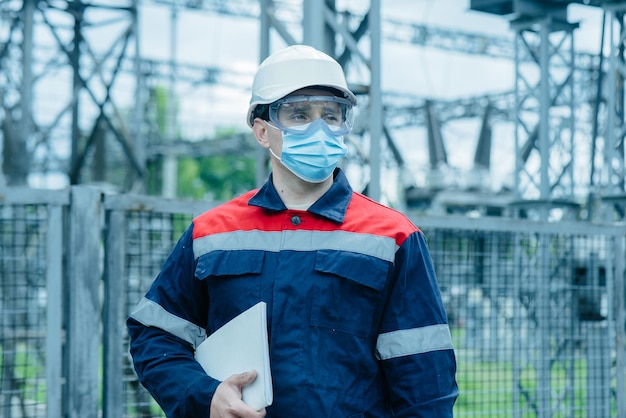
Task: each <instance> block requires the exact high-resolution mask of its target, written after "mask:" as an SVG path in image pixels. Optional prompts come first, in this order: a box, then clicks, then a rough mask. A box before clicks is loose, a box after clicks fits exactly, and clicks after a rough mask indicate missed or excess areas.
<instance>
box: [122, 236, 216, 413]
mask: <svg viewBox="0 0 626 418" xmlns="http://www.w3.org/2000/svg"><path fill="white" fill-rule="evenodd" d="M192 229H193V226H192V227H190V228H189V229H188V230H187V231H186V232H185V233H184V234H183V235H182V236H181V238H180V240H179V241H178V243H177V244H176V246H175V247H174V249H173V250H172V252H171V253H170V255H169V257H168V258H167V260H166V262H165V264H164V265H163V268H162V269H161V272H160V273H159V275H158V276H157V278H156V279H155V280H154V282H153V284H152V286H151V287H150V289H149V291H148V292H147V294H146V296H145V297H144V298H143V300H142V301H141V302H140V303H139V304H138V305H137V308H136V309H135V310H134V311H133V312H132V313H131V315H130V317H129V318H128V320H127V322H126V323H127V327H128V332H129V337H130V352H131V355H132V358H133V363H134V366H135V370H136V372H137V376H138V377H139V381H140V382H141V384H142V385H143V386H144V387H145V388H146V389H147V390H148V391H149V392H150V394H151V395H152V396H153V397H154V399H155V400H156V401H157V402H158V404H159V405H160V406H161V408H162V409H163V411H164V412H165V414H166V415H167V416H168V417H176V418H183V417H208V416H209V410H210V405H211V400H212V398H213V394H214V393H215V390H216V388H217V386H218V385H219V383H220V382H219V381H217V380H215V379H213V378H211V377H209V376H207V374H206V373H205V372H204V370H203V369H202V367H201V366H200V364H199V363H198V362H196V361H195V359H194V349H195V347H196V346H197V344H199V343H200V342H201V341H202V339H203V338H204V335H205V334H204V333H205V322H206V317H207V316H206V312H207V306H206V298H198V297H197V296H198V295H206V290H205V289H204V288H203V286H204V282H203V281H200V280H197V279H196V278H195V275H194V271H195V259H194V255H193V246H192V243H193V240H192ZM203 292H204V293H203Z"/></svg>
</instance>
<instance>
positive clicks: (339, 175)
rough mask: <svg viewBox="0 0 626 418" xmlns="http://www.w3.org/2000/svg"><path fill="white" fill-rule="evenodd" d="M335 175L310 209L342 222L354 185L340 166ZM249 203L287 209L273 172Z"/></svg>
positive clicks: (279, 209) (265, 207)
mask: <svg viewBox="0 0 626 418" xmlns="http://www.w3.org/2000/svg"><path fill="white" fill-rule="evenodd" d="M333 176H334V180H333V184H332V186H330V189H328V191H327V192H326V193H324V195H323V196H322V197H320V198H319V199H318V200H317V201H316V202H315V203H313V205H311V207H310V208H309V209H308V211H309V212H311V213H314V214H316V215H319V216H322V217H324V218H327V219H329V220H331V221H333V222H337V223H341V222H343V219H344V217H345V216H346V210H347V209H348V204H349V203H350V199H351V197H352V187H350V183H349V182H348V179H347V178H346V176H345V174H344V173H343V171H342V170H341V169H340V168H336V169H335V172H334V173H333ZM248 204H249V205H251V206H258V207H261V208H264V209H268V210H271V211H275V212H282V211H285V210H287V207H286V206H285V204H284V203H283V201H282V200H281V199H280V196H279V195H278V192H277V191H276V188H275V187H274V183H273V182H272V175H271V174H270V177H269V179H268V180H267V181H266V182H265V184H264V185H263V187H261V188H260V189H259V191H258V192H257V193H256V194H255V195H254V196H252V198H251V199H250V200H249V201H248Z"/></svg>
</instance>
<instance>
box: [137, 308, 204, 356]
mask: <svg viewBox="0 0 626 418" xmlns="http://www.w3.org/2000/svg"><path fill="white" fill-rule="evenodd" d="M130 317H131V318H133V319H134V320H136V321H138V322H140V323H142V324H143V325H145V326H147V327H157V328H161V329H162V330H164V331H167V332H169V333H170V334H173V335H175V336H177V337H179V338H182V339H183V340H185V341H187V342H188V343H190V344H191V345H192V346H193V347H194V349H195V348H196V347H197V346H198V344H200V343H201V342H202V341H204V339H205V338H206V332H205V331H204V329H203V328H202V327H199V326H197V325H196V324H194V323H192V322H189V321H187V320H186V319H183V318H180V317H178V316H176V315H174V314H171V313H169V312H168V311H166V310H165V308H163V307H162V306H161V305H159V304H158V303H156V302H154V301H152V300H150V299H148V298H145V297H144V298H143V299H142V300H141V301H140V302H139V303H138V304H137V307H136V308H135V310H134V311H133V312H132V313H131V314H130Z"/></svg>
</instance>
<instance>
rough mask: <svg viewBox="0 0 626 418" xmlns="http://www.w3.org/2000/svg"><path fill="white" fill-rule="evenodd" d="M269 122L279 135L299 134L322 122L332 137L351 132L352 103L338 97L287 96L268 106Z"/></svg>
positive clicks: (352, 119) (352, 118) (352, 120)
mask: <svg viewBox="0 0 626 418" xmlns="http://www.w3.org/2000/svg"><path fill="white" fill-rule="evenodd" d="M269 118H270V121H271V122H272V123H273V124H274V125H275V126H276V127H277V128H278V129H280V130H281V131H283V132H291V133H295V134H298V133H301V132H302V127H303V126H305V125H308V124H310V123H312V122H314V121H315V120H317V119H322V120H323V121H324V122H326V124H327V125H328V127H329V128H330V130H331V131H332V132H333V134H334V135H345V134H347V133H348V132H350V131H351V130H352V124H353V122H354V113H353V106H352V103H351V102H350V101H349V100H347V99H344V98H341V97H337V96H288V97H285V98H282V99H280V100H277V101H275V102H274V103H272V104H270V106H269Z"/></svg>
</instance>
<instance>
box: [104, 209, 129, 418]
mask: <svg viewBox="0 0 626 418" xmlns="http://www.w3.org/2000/svg"><path fill="white" fill-rule="evenodd" d="M106 225H107V228H106V233H105V237H106V238H105V249H106V252H105V267H104V309H103V321H104V336H103V338H104V393H103V418H119V417H121V416H123V411H124V399H123V389H124V386H123V370H122V366H123V358H124V357H123V356H124V353H123V352H122V342H123V341H124V336H123V334H122V330H123V329H124V319H125V318H124V314H125V313H126V306H125V301H126V286H125V279H126V273H125V265H124V260H125V255H126V232H125V230H126V217H125V213H124V211H121V210H110V211H107V215H106Z"/></svg>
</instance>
